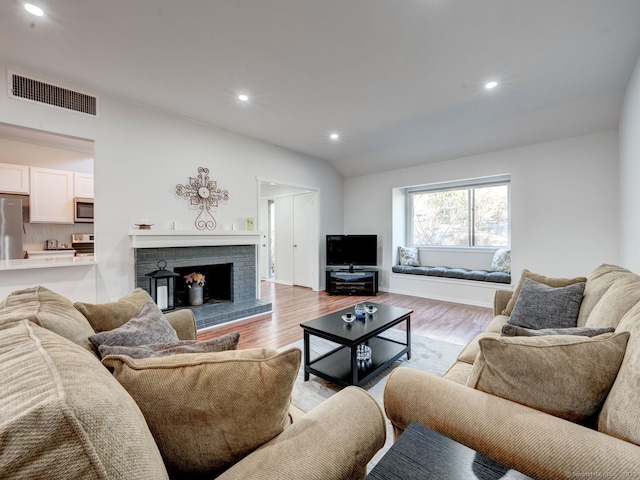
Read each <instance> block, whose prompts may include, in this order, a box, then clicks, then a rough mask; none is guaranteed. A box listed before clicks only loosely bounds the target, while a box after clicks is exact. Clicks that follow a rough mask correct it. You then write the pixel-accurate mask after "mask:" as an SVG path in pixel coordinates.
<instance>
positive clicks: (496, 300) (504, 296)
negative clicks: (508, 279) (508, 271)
mask: <svg viewBox="0 0 640 480" xmlns="http://www.w3.org/2000/svg"><path fill="white" fill-rule="evenodd" d="M512 296H513V292H512V291H511V290H505V289H500V290H496V293H495V295H494V296H493V315H494V316H496V317H497V316H498V315H502V311H503V310H504V309H505V308H507V303H509V300H511V297H512Z"/></svg>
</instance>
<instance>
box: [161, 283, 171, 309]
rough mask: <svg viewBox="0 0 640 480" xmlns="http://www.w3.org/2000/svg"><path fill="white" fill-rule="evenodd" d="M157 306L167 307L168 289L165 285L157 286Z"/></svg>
mask: <svg viewBox="0 0 640 480" xmlns="http://www.w3.org/2000/svg"><path fill="white" fill-rule="evenodd" d="M158 308H159V309H160V310H166V309H167V308H169V290H168V287H167V286H166V285H161V286H159V287H158Z"/></svg>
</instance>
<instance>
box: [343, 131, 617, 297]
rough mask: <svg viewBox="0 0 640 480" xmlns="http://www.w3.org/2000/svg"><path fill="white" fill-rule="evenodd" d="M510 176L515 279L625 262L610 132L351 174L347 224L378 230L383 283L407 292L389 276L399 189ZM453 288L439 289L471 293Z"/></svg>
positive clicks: (579, 271) (614, 141) (355, 229)
mask: <svg viewBox="0 0 640 480" xmlns="http://www.w3.org/2000/svg"><path fill="white" fill-rule="evenodd" d="M507 173H509V174H511V213H512V229H511V244H512V245H511V246H512V271H513V272H514V277H515V281H517V279H518V278H519V275H520V272H521V271H522V269H524V268H527V269H529V270H531V271H534V272H538V273H542V274H545V275H552V276H574V275H585V274H588V273H589V272H591V270H593V269H594V268H595V267H596V266H598V265H599V264H601V263H605V262H611V263H616V262H617V261H618V239H617V235H618V201H617V196H618V136H617V132H616V131H605V132H599V133H594V134H591V135H586V136H580V137H574V138H568V139H564V140H560V141H555V142H548V143H541V144H537V145H531V146H527V147H522V148H515V149H511V150H504V151H498V152H491V153H487V154H483V155H476V156H472V157H466V158H460V159H454V160H449V161H445V162H440V163H434V164H426V165H421V166H417V167H412V168H406V169H398V170H394V171H390V172H385V173H381V174H375V175H367V176H361V177H354V178H349V179H346V180H345V186H344V189H345V190H344V199H345V218H344V220H345V226H348V230H349V231H350V232H353V233H356V232H358V233H377V234H378V236H379V237H378V238H379V239H378V242H379V244H381V245H382V246H383V254H382V266H381V268H382V272H381V277H380V286H381V288H382V289H386V290H390V291H399V290H400V288H398V285H396V284H395V283H394V282H396V283H398V281H397V280H395V279H394V278H392V277H391V276H390V270H391V265H392V262H395V259H396V255H395V251H394V247H395V246H394V245H393V236H392V231H393V230H394V227H393V226H392V206H393V205H392V195H393V192H392V189H393V188H398V187H404V186H410V185H419V184H426V183H434V182H444V181H452V180H458V179H467V178H475V177H483V176H489V175H500V174H507ZM363 192H371V194H366V193H363ZM396 195H397V193H396ZM402 231H403V227H402V226H396V227H395V234H396V236H397V235H398V234H399V233H400V232H402ZM451 266H452V267H455V266H456V265H451ZM465 283H470V282H465ZM458 284H459V282H458ZM420 288H428V287H426V286H424V287H420ZM447 288H448V289H449V293H448V294H447V293H443V292H442V291H439V293H438V297H439V298H449V299H451V300H458V301H459V300H461V299H463V298H464V295H460V294H459V293H456V292H455V289H456V287H455V284H452V285H449V286H448V287H447ZM489 293H490V292H489ZM465 295H466V294H465ZM425 296H428V295H425ZM478 303H483V302H478ZM484 303H487V302H484Z"/></svg>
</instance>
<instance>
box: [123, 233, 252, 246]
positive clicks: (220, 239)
mask: <svg viewBox="0 0 640 480" xmlns="http://www.w3.org/2000/svg"><path fill="white" fill-rule="evenodd" d="M129 237H131V247H132V248H165V247H207V246H222V245H258V244H259V243H260V232H254V231H242V230H232V231H221V232H213V231H206V230H137V229H131V230H129Z"/></svg>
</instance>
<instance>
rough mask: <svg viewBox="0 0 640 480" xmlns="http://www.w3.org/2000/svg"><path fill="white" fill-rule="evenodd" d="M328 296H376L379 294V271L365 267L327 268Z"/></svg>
mask: <svg viewBox="0 0 640 480" xmlns="http://www.w3.org/2000/svg"><path fill="white" fill-rule="evenodd" d="M326 282H327V283H326V285H327V286H326V292H327V295H369V296H371V295H376V294H377V293H378V270H376V269H373V268H370V267H363V268H362V269H359V268H354V266H353V265H349V267H347V268H339V267H327V277H326Z"/></svg>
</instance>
